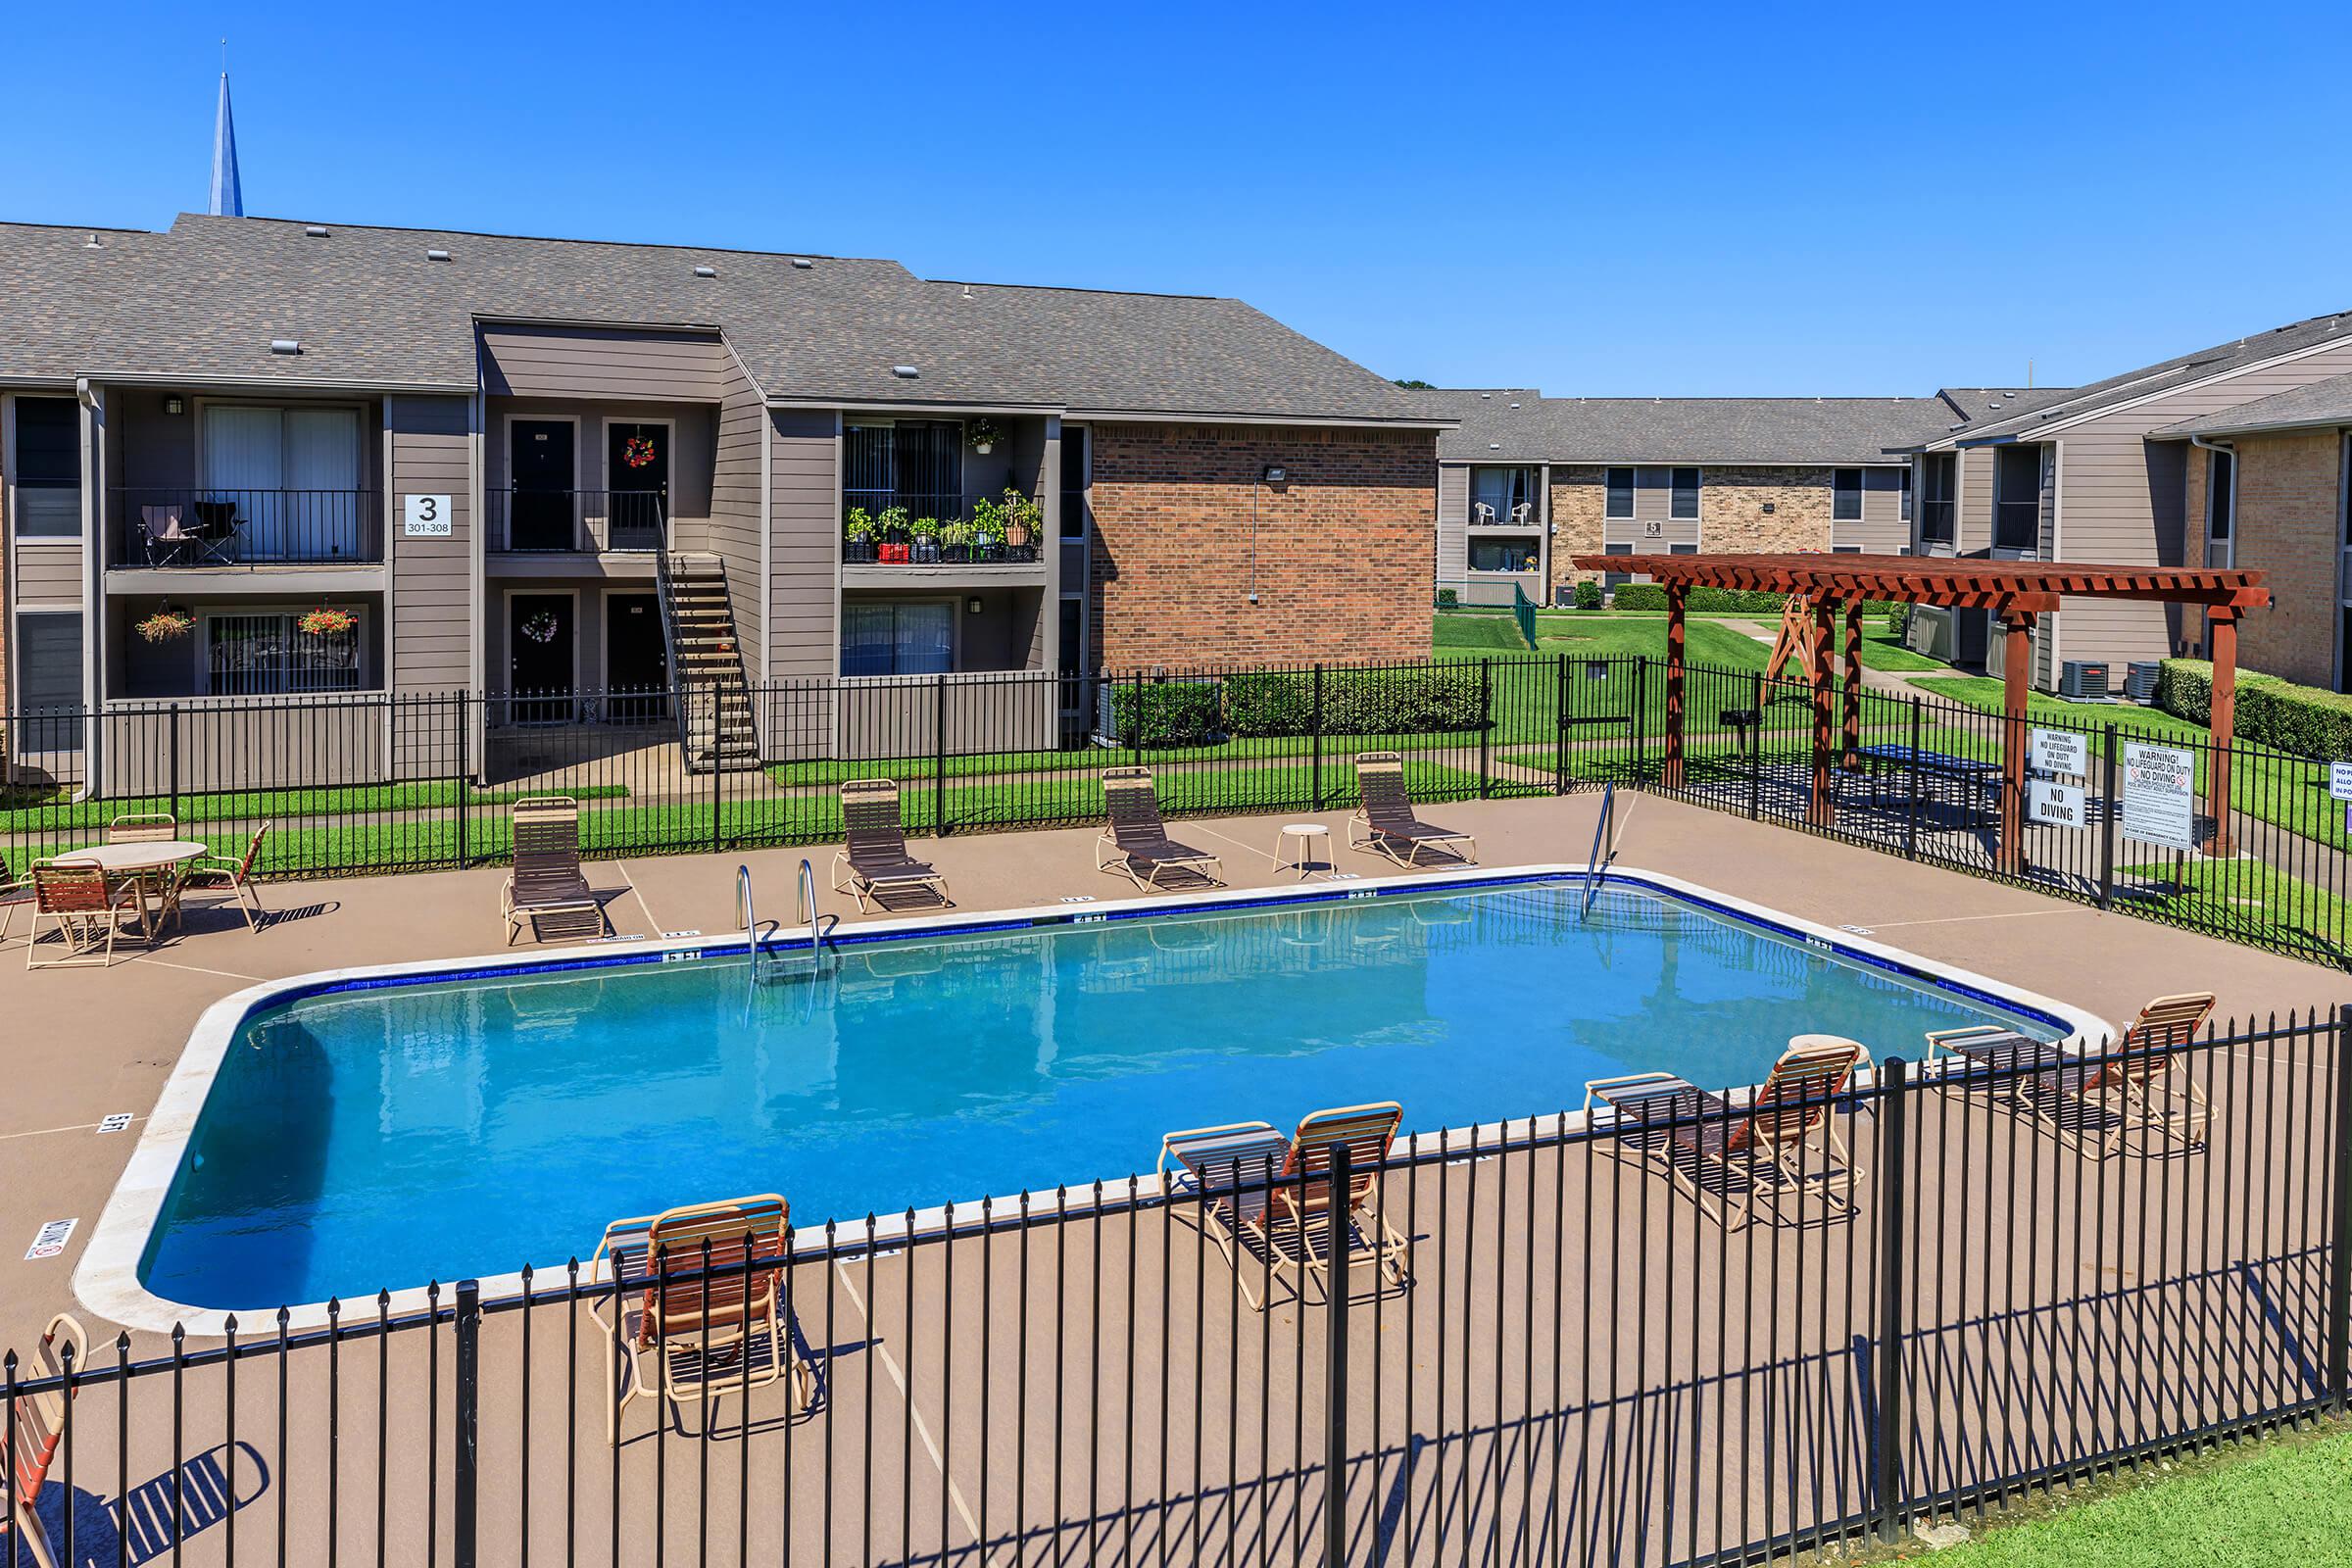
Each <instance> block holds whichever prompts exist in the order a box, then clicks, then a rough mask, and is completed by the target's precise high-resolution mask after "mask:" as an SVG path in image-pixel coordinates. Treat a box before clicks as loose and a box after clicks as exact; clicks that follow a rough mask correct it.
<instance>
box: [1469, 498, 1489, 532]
mask: <svg viewBox="0 0 2352 1568" xmlns="http://www.w3.org/2000/svg"><path fill="white" fill-rule="evenodd" d="M1494 520H1495V509H1494V508H1493V507H1490V506H1488V505H1487V504H1486V503H1485V502H1484V501H1473V502H1471V503H1470V521H1471V522H1472V523H1473V524H1475V525H1478V526H1481V527H1484V526H1486V525H1488V524H1491V523H1492V522H1494Z"/></svg>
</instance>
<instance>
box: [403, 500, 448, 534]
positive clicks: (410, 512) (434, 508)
mask: <svg viewBox="0 0 2352 1568" xmlns="http://www.w3.org/2000/svg"><path fill="white" fill-rule="evenodd" d="M449 503H450V498H449V497H448V496H403V497H401V498H400V531H401V533H402V534H403V535H405V536H406V537H408V538H411V539H447V538H448V537H449V536H450V528H449V514H450V505H449Z"/></svg>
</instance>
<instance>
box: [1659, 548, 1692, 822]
mask: <svg viewBox="0 0 2352 1568" xmlns="http://www.w3.org/2000/svg"><path fill="white" fill-rule="evenodd" d="M1688 592H1689V590H1688V589H1686V588H1685V587H1684V586H1683V585H1682V584H1681V583H1679V582H1678V583H1669V584H1667V586H1666V765H1665V767H1664V768H1663V769H1662V770H1661V771H1660V773H1659V775H1658V782H1659V784H1661V785H1662V786H1664V787H1665V788H1667V789H1670V790H1679V789H1681V788H1682V787H1683V599H1684V596H1685V595H1686V594H1687V593H1688Z"/></svg>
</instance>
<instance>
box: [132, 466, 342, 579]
mask: <svg viewBox="0 0 2352 1568" xmlns="http://www.w3.org/2000/svg"><path fill="white" fill-rule="evenodd" d="M109 496H110V511H111V514H112V515H113V517H114V525H113V531H114V544H115V549H114V555H113V558H112V562H111V564H114V565H117V566H254V565H286V566H303V565H313V566H315V565H327V564H347V563H375V562H380V561H382V560H383V559H384V536H383V506H382V501H381V498H380V497H378V496H377V494H376V492H374V491H373V490H239V489H223V488H221V486H219V485H200V486H195V487H184V486H183V487H157V486H127V487H123V488H118V489H115V490H113V491H110V492H109Z"/></svg>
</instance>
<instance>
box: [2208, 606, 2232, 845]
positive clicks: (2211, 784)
mask: <svg viewBox="0 0 2352 1568" xmlns="http://www.w3.org/2000/svg"><path fill="white" fill-rule="evenodd" d="M2205 624H2206V630H2207V637H2208V640H2209V641H2210V642H2211V644H2212V653H2213V715H2212V733H2211V737H2210V738H2211V740H2212V751H2211V753H2210V755H2209V756H2208V757H2207V758H2206V760H2205V809H2206V810H2207V811H2208V812H2210V813H2211V814H2212V816H2213V835H2212V837H2211V838H2209V839H2207V840H2206V844H2205V853H2206V854H2208V855H2234V854H2236V853H2237V847H2236V844H2235V842H2234V841H2235V839H2236V835H2235V834H2234V833H2232V832H2231V831H2230V828H2229V744H2230V741H2231V739H2232V738H2233V737H2234V736H2235V734H2236V733H2237V609H2236V607H2235V606H2233V605H2231V606H2217V607H2215V608H2214V609H2212V610H2209V611H2207V612H2206V619H2205Z"/></svg>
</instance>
